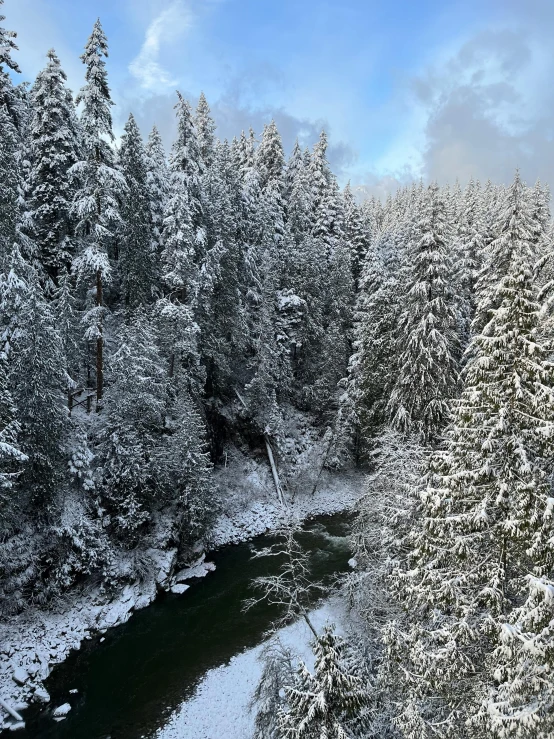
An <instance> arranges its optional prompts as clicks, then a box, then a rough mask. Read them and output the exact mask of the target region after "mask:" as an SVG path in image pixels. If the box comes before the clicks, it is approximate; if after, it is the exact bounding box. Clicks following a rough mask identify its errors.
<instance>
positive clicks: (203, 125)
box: [194, 92, 216, 170]
mask: <svg viewBox="0 0 554 739" xmlns="http://www.w3.org/2000/svg"><path fill="white" fill-rule="evenodd" d="M194 125H195V127H196V132H197V138H198V151H199V154H200V161H201V162H202V168H203V170H206V169H208V168H209V167H211V165H212V162H213V159H214V132H215V128H216V126H215V123H214V120H213V118H212V116H211V112H210V106H209V105H208V101H207V100H206V96H205V95H204V93H203V92H201V93H200V97H199V99H198V105H197V107H196V116H195V118H194Z"/></svg>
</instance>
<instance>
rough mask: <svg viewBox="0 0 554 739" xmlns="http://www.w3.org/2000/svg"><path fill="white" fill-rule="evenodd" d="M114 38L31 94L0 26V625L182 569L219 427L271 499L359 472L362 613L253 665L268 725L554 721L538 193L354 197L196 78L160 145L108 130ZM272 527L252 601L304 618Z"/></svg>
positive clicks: (546, 233) (550, 435)
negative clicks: (162, 557) (268, 601)
mask: <svg viewBox="0 0 554 739" xmlns="http://www.w3.org/2000/svg"><path fill="white" fill-rule="evenodd" d="M0 3H3V0H0ZM2 22H4V17H3V16H2ZM8 25H9V24H8ZM107 57H108V42H107V39H106V36H105V34H104V31H103V29H102V26H101V23H100V21H97V22H96V24H95V25H94V28H93V30H92V34H91V36H90V37H89V39H88V41H87V42H86V45H85V47H84V53H83V55H82V57H81V60H82V62H83V77H84V84H83V87H82V88H81V90H80V91H79V92H78V93H77V95H76V96H74V95H73V93H72V92H71V91H70V90H69V89H68V87H67V85H66V82H67V78H66V74H65V73H64V71H63V69H62V67H61V64H60V61H59V59H58V57H57V55H56V52H55V51H54V50H50V51H48V53H47V55H46V57H45V63H44V68H43V70H42V71H41V72H40V74H39V75H38V76H37V78H36V80H35V81H34V82H33V83H32V84H30V85H28V84H26V83H20V82H19V81H18V76H19V68H18V64H17V38H16V34H15V33H14V32H13V31H11V30H5V29H4V28H2V29H0V119H1V120H0V169H1V178H0V193H1V194H0V616H1V618H2V619H5V620H9V619H10V618H13V617H14V616H16V615H17V614H20V613H23V612H25V611H26V610H27V609H30V608H39V609H48V608H49V607H51V605H52V604H55V603H58V602H60V599H63V598H64V596H65V594H67V593H68V592H71V591H72V589H74V588H76V587H82V586H83V583H85V584H86V583H87V582H94V583H96V584H98V583H101V584H102V587H104V588H105V589H107V590H109V589H110V588H111V589H114V588H117V587H118V585H120V584H121V583H124V582H126V581H129V580H133V579H134V580H138V581H140V579H141V577H143V575H144V572H145V571H147V570H148V568H149V567H150V566H151V563H150V562H149V559H148V552H149V551H150V549H151V548H152V547H155V546H159V545H160V542H161V544H162V545H169V544H171V545H174V546H176V547H177V548H178V551H179V561H180V562H181V563H186V562H188V561H190V559H191V553H192V552H194V551H197V549H196V550H195V547H196V548H197V546H198V542H201V541H202V540H203V537H204V536H205V535H206V533H207V532H208V531H209V529H210V526H211V524H212V522H213V520H214V517H215V516H216V515H217V513H218V507H219V505H220V501H219V499H218V497H217V496H216V495H215V494H214V486H213V473H214V470H215V469H217V468H219V467H221V466H222V465H226V463H227V457H226V454H227V449H228V445H229V443H239V444H241V445H242V448H249V449H251V450H252V453H254V452H256V453H258V454H259V455H260V456H261V457H263V458H264V461H265V462H266V463H267V462H268V457H267V456H264V455H269V457H270V461H271V465H272V467H273V466H274V467H275V473H276V475H277V470H278V471H279V474H280V475H281V478H280V481H279V484H276V487H277V488H278V489H279V490H280V485H282V486H283V490H280V494H282V495H286V493H287V479H288V476H289V477H290V476H291V475H292V473H291V470H292V469H293V468H294V467H295V465H296V467H301V466H302V465H307V466H309V465H313V467H314V468H315V469H316V470H318V471H319V470H322V469H324V468H325V469H326V470H337V471H338V470H342V469H352V468H356V469H361V470H363V471H364V473H365V474H366V482H365V490H366V492H365V493H364V495H363V496H362V497H361V498H360V500H359V501H358V503H357V506H356V513H357V515H356V518H355V521H354V524H353V531H352V537H351V545H352V550H353V557H354V561H355V567H354V568H353V569H352V572H350V573H349V574H348V575H347V576H346V577H345V578H343V580H342V583H341V590H342V592H343V594H344V595H345V597H347V598H348V600H349V603H350V609H351V632H350V633H349V634H348V635H346V636H344V637H342V636H339V635H338V634H336V633H335V632H334V631H333V629H331V628H327V629H325V630H324V631H323V633H320V634H319V635H318V634H317V633H316V634H315V639H314V652H315V658H316V659H315V667H314V669H313V670H312V671H310V670H309V669H308V668H307V667H306V665H304V664H303V663H301V664H300V665H299V666H298V665H297V666H294V660H293V659H292V658H291V655H290V654H289V655H287V654H283V653H282V652H279V651H278V650H277V651H273V652H272V653H270V654H269V655H268V658H267V662H266V667H265V670H264V676H263V679H262V682H261V683H260V685H259V686H258V690H257V701H258V705H259V712H258V715H257V719H256V737H257V739H301V738H302V737H306V738H307V739H309V738H312V737H317V738H318V739H323V738H324V737H325V738H326V739H331V738H333V739H346V738H354V737H360V738H367V739H369V738H370V737H380V738H381V739H386V737H391V738H395V737H398V738H405V739H431V738H436V737H444V739H447V738H448V739H462V738H465V737H472V738H475V739H478V738H479V737H498V739H505V738H507V737H518V738H519V739H548V738H549V737H552V736H554V526H553V516H554V492H553V491H552V479H553V478H552V475H553V472H554V363H553V362H554V346H553V340H554V322H553V312H552V307H551V304H552V302H553V301H554V262H553V257H554V251H553V244H552V224H551V218H550V192H549V190H548V188H547V187H545V186H543V185H542V184H541V183H538V182H537V183H536V184H535V183H531V184H526V183H525V182H523V181H522V179H521V178H520V176H519V173H517V172H515V173H514V179H513V182H512V183H511V184H510V183H508V184H505V185H497V184H493V183H491V182H487V183H480V182H477V181H473V180H471V181H469V183H467V184H465V183H464V185H463V187H462V186H460V185H459V184H458V183H452V185H451V186H448V185H445V186H439V185H438V184H437V183H431V184H429V185H426V184H424V183H423V182H416V183H414V184H412V185H409V186H406V187H404V188H402V189H399V190H398V191H397V192H396V193H394V194H391V195H389V196H388V197H387V199H386V201H384V202H382V201H380V200H378V199H375V198H370V199H366V200H364V201H361V200H360V198H359V197H358V196H357V193H356V191H355V189H351V188H350V186H348V185H347V186H346V187H344V188H340V187H339V184H338V181H337V178H336V177H335V175H334V174H333V172H332V171H331V168H330V166H329V163H328V160H327V157H326V150H327V145H328V142H327V136H326V134H325V132H322V133H321V135H320V138H319V140H318V141H317V143H316V144H315V145H314V146H313V148H312V149H311V150H310V149H307V148H306V149H304V148H302V147H301V146H300V145H299V143H298V142H297V143H296V145H295V146H294V148H293V149H292V151H291V152H290V154H287V155H286V154H285V152H284V150H283V145H282V142H281V137H280V134H279V131H278V130H277V127H276V125H275V123H274V122H273V121H272V122H269V123H267V125H266V126H265V127H264V130H263V131H262V132H259V133H255V132H254V131H252V130H250V131H249V132H237V137H236V138H234V139H233V140H232V141H227V140H219V139H218V138H217V137H216V123H215V121H214V120H213V118H212V116H211V113H210V107H209V105H208V102H207V100H206V98H205V97H204V95H203V94H202V95H201V96H200V99H199V100H198V101H193V102H192V103H191V102H189V101H188V100H186V99H185V98H184V97H183V96H182V95H181V94H180V93H177V94H176V97H175V116H176V121H177V136H176V138H175V140H174V142H173V144H172V146H171V151H170V153H169V156H166V152H165V151H164V146H163V143H162V139H161V136H160V134H159V132H158V131H157V129H156V128H153V129H152V131H151V132H150V133H149V134H148V136H147V137H144V138H143V136H142V134H141V131H140V130H139V127H138V125H137V122H136V120H135V118H134V117H133V115H132V114H131V115H130V116H129V118H128V120H127V123H126V124H125V128H124V133H123V135H122V136H121V138H120V139H118V140H116V138H115V136H114V131H113V125H112V106H113V105H114V101H113V100H112V98H111V93H110V86H109V80H108V71H107V69H108V68H107V61H106V60H107ZM298 419H302V423H303V424H304V427H305V428H308V429H309V434H308V435H309V436H310V438H312V439H314V440H315V442H314V447H313V449H312V453H311V456H310V454H309V453H308V452H306V450H305V449H299V448H298V444H297V443H296V442H295V440H291V437H292V432H291V428H292V427H293V426H294V425H295V424H298V422H299V421H298ZM314 449H315V452H314ZM256 450H257V451H256ZM318 474H319V473H318ZM277 480H279V478H277ZM311 485H312V482H310V486H311ZM314 489H315V488H314ZM287 537H288V538H287ZM284 546H285V550H286V551H285V553H286V554H287V556H288V563H289V564H288V566H287V567H288V569H287V568H286V569H285V570H284V574H283V578H285V579H286V577H290V578H292V579H291V583H290V584H289V585H285V584H284V580H283V579H281V580H277V581H273V582H269V583H268V582H266V583H265V587H266V591H267V593H269V596H268V597H272V594H273V596H275V592H276V588H277V590H278V597H279V598H280V599H281V601H282V602H287V603H288V604H289V605H288V607H289V609H291V610H290V611H289V614H295V615H297V616H298V615H301V616H304V617H305V618H308V616H307V611H306V610H305V609H304V606H302V600H301V597H300V596H301V595H302V593H304V588H309V586H308V585H305V584H303V580H302V578H303V574H302V573H303V572H304V570H303V567H304V564H303V559H302V556H303V555H302V552H301V551H298V549H297V545H296V543H295V539H294V532H292V533H290V531H289V533H288V534H287V533H286V532H285V539H284ZM299 573H300V574H299ZM262 585H263V583H262ZM279 587H280V588H281V590H279ZM291 604H292V605H291ZM293 606H294V607H293Z"/></svg>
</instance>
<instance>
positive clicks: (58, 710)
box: [53, 703, 71, 718]
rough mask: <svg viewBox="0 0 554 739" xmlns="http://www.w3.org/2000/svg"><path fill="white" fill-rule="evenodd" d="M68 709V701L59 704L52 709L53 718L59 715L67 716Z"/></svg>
mask: <svg viewBox="0 0 554 739" xmlns="http://www.w3.org/2000/svg"><path fill="white" fill-rule="evenodd" d="M70 711H71V705H70V704H69V703H63V704H62V705H61V706H58V707H57V708H55V709H54V713H53V716H54V717H55V718H59V717H60V716H67V714H68V713H69V712H70Z"/></svg>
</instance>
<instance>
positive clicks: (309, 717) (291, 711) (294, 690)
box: [279, 627, 369, 739]
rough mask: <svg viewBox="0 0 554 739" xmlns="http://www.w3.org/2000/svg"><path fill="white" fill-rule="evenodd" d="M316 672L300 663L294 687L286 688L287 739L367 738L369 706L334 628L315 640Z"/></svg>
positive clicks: (284, 718)
mask: <svg viewBox="0 0 554 739" xmlns="http://www.w3.org/2000/svg"><path fill="white" fill-rule="evenodd" d="M312 649H313V652H314V656H315V666H314V672H313V673H311V672H310V671H309V670H308V668H307V667H306V665H305V664H304V663H300V667H299V668H298V671H297V674H296V678H295V681H294V683H293V685H291V686H286V687H285V694H286V701H287V704H288V706H287V708H285V709H281V712H280V716H279V719H280V724H281V732H282V734H283V736H286V737H291V739H297V738H298V739H300V738H301V737H313V738H314V739H316V738H317V739H346V738H347V737H356V736H360V737H361V736H363V730H364V728H365V726H366V725H367V717H366V716H364V709H365V708H366V706H367V705H368V704H369V696H368V693H367V690H366V686H365V685H364V682H363V680H362V678H361V677H360V675H358V674H356V672H354V671H352V670H351V669H349V666H348V663H347V654H346V651H347V650H346V644H345V642H344V641H343V640H342V639H341V637H339V636H337V634H335V632H334V631H333V629H332V628H329V627H327V628H325V630H324V631H323V634H322V635H321V636H320V637H318V638H317V639H315V640H314V642H313V644H312Z"/></svg>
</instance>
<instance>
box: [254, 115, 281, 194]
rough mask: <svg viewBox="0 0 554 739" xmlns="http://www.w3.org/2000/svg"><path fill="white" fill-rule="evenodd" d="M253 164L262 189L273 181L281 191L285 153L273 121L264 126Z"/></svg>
mask: <svg viewBox="0 0 554 739" xmlns="http://www.w3.org/2000/svg"><path fill="white" fill-rule="evenodd" d="M251 136H252V132H251ZM255 166H256V169H257V170H258V175H259V177H260V187H261V189H262V191H264V190H265V189H266V187H267V186H268V185H270V184H273V183H275V184H277V186H278V188H279V189H280V190H281V191H282V189H283V173H284V168H285V155H284V152H283V144H282V142H281V136H280V135H279V131H278V130H277V126H276V124H275V121H271V123H269V124H268V125H267V126H264V131H263V134H262V140H261V141H260V145H259V146H258V148H257V149H256V154H255Z"/></svg>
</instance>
